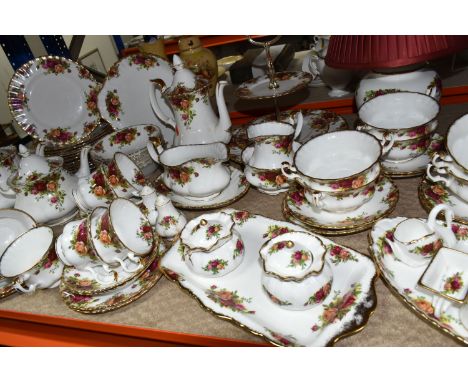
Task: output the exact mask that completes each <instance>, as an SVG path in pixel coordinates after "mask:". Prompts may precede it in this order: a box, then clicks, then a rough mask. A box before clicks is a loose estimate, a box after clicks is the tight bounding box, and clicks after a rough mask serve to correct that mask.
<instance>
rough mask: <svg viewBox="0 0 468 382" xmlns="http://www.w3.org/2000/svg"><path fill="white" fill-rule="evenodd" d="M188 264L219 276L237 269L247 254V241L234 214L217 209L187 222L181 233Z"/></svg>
mask: <svg viewBox="0 0 468 382" xmlns="http://www.w3.org/2000/svg"><path fill="white" fill-rule="evenodd" d="M180 239H181V248H182V251H183V258H184V260H185V263H186V264H187V266H188V267H189V268H190V269H191V270H192V271H193V272H194V273H196V274H198V275H200V276H204V277H219V276H224V275H226V274H228V273H229V272H231V271H233V270H234V269H236V268H237V267H238V266H239V265H240V264H241V262H242V260H243V258H244V242H243V241H242V239H241V237H240V234H239V232H237V230H236V229H234V221H233V220H232V217H231V215H229V214H227V213H225V212H214V213H211V214H204V215H201V216H199V217H197V218H195V219H193V220H191V221H190V222H188V223H187V225H186V226H185V228H184V229H183V231H182V233H181V235H180Z"/></svg>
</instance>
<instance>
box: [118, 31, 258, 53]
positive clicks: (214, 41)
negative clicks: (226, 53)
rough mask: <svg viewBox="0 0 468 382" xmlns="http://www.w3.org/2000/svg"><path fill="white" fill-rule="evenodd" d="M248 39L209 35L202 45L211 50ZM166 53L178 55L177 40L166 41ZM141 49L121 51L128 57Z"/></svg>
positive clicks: (202, 38) (133, 48)
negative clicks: (211, 47)
mask: <svg viewBox="0 0 468 382" xmlns="http://www.w3.org/2000/svg"><path fill="white" fill-rule="evenodd" d="M252 37H253V38H258V37H264V36H263V35H254V36H252ZM246 39H247V37H246V36H245V35H232V36H225V35H209V36H200V40H201V43H202V45H203V46H204V47H205V48H209V47H210V46H218V45H226V44H232V43H235V42H239V41H245V40H246ZM164 45H165V51H166V54H167V55H170V54H174V53H178V52H179V47H178V44H177V39H171V40H165V41H164ZM139 51H140V49H138V47H131V48H126V49H122V50H121V51H120V56H121V57H126V56H128V55H130V54H134V53H138V52H139Z"/></svg>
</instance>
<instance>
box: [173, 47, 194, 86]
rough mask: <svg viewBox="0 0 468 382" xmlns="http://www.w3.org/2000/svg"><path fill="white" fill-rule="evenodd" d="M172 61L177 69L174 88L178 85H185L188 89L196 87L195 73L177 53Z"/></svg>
mask: <svg viewBox="0 0 468 382" xmlns="http://www.w3.org/2000/svg"><path fill="white" fill-rule="evenodd" d="M172 63H173V66H174V68H175V70H176V72H175V73H174V80H173V81H172V88H173V89H174V88H175V87H177V86H183V87H185V88H187V89H193V88H195V86H196V77H195V73H194V72H192V71H191V70H190V69H188V68H186V67H185V64H184V62H183V61H182V59H181V58H180V57H179V56H178V55H177V54H174V57H173V58H172Z"/></svg>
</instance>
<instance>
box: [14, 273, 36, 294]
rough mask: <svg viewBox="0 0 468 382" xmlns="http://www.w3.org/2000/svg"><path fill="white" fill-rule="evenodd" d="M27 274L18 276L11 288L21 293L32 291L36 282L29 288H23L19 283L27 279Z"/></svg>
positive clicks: (34, 289)
mask: <svg viewBox="0 0 468 382" xmlns="http://www.w3.org/2000/svg"><path fill="white" fill-rule="evenodd" d="M29 276H30V275H29V274H26V275H24V276H23V277H18V278H17V279H16V281H15V284H14V285H13V288H15V289H16V290H18V291H20V292H23V293H33V292H35V291H36V289H37V284H32V285H30V286H29V288H24V287H23V286H22V285H21V284H22V283H23V282H25V281H26V280H28V279H29Z"/></svg>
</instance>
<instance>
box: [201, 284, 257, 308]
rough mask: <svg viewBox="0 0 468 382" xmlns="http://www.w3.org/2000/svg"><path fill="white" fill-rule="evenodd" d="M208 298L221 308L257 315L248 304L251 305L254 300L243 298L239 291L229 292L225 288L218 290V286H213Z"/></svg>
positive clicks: (209, 290)
mask: <svg viewBox="0 0 468 382" xmlns="http://www.w3.org/2000/svg"><path fill="white" fill-rule="evenodd" d="M205 293H206V295H207V297H208V298H209V299H210V300H211V301H213V302H215V303H216V304H218V305H219V306H221V307H222V308H227V309H229V310H231V311H233V312H239V313H245V314H255V310H249V309H248V308H247V306H246V303H251V302H252V298H251V297H249V298H246V297H241V296H239V294H238V293H237V291H236V290H235V291H229V290H227V289H225V288H221V289H220V288H218V287H217V286H216V285H212V286H211V287H210V289H208V290H207V291H206V292H205Z"/></svg>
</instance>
